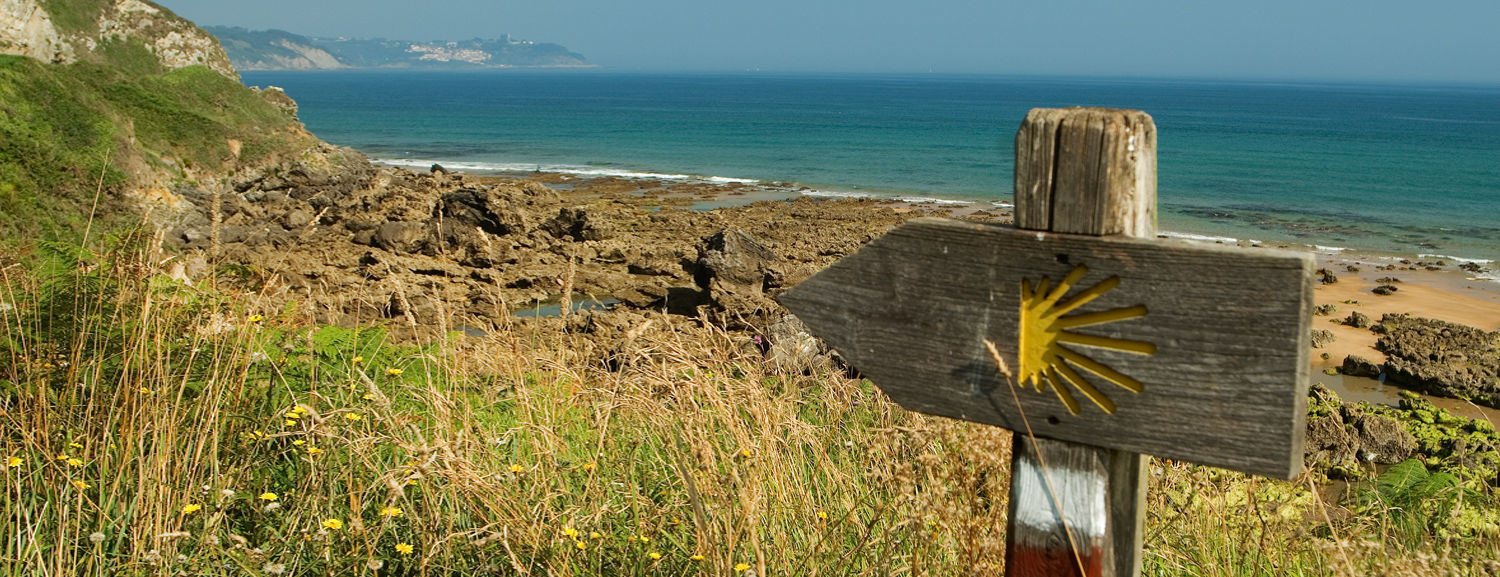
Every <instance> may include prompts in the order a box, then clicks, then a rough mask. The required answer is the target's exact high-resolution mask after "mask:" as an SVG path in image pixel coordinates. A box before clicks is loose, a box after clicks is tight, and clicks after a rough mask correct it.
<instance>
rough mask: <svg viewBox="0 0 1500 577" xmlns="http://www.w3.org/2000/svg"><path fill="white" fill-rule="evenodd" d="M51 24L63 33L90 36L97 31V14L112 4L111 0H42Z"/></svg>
mask: <svg viewBox="0 0 1500 577" xmlns="http://www.w3.org/2000/svg"><path fill="white" fill-rule="evenodd" d="M41 4H42V8H44V9H46V10H47V13H48V14H49V15H51V16H52V23H53V25H55V26H57V29H58V31H60V32H62V33H64V34H84V35H89V36H92V35H93V34H94V33H96V32H98V31H99V15H100V14H102V13H104V12H105V8H107V7H108V6H109V5H111V4H114V2H112V1H111V0H42V2H41Z"/></svg>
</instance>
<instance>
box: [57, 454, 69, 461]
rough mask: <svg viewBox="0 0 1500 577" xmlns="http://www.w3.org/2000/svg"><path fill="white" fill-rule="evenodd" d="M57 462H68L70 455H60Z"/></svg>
mask: <svg viewBox="0 0 1500 577" xmlns="http://www.w3.org/2000/svg"><path fill="white" fill-rule="evenodd" d="M57 460H59V461H66V460H68V454H67V453H63V454H61V455H58V456H57Z"/></svg>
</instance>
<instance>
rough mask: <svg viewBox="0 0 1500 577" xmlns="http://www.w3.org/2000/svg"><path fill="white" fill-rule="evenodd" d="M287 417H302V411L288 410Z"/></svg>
mask: <svg viewBox="0 0 1500 577" xmlns="http://www.w3.org/2000/svg"><path fill="white" fill-rule="evenodd" d="M286 418H288V419H300V418H302V413H299V412H297V411H288V412H287V414H286Z"/></svg>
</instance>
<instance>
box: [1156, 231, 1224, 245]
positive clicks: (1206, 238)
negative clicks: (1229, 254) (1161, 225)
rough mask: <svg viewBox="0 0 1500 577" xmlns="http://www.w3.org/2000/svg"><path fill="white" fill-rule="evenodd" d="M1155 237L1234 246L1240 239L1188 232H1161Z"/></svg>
mask: <svg viewBox="0 0 1500 577" xmlns="http://www.w3.org/2000/svg"><path fill="white" fill-rule="evenodd" d="M1157 235H1158V236H1164V237H1167V238H1176V239H1182V240H1197V241H1203V242H1222V243H1225V244H1235V243H1238V242H1240V239H1237V238H1234V237H1229V236H1211V235H1206V234H1193V233H1190V232H1172V231H1162V232H1159V233H1157Z"/></svg>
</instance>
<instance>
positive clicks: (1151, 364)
mask: <svg viewBox="0 0 1500 577" xmlns="http://www.w3.org/2000/svg"><path fill="white" fill-rule="evenodd" d="M1312 267H1313V261H1312V257H1311V256H1310V255H1307V254H1299V253H1292V252H1286V251H1277V250H1270V249H1245V248H1238V247H1228V246H1222V245H1211V244H1198V243H1190V242H1186V241H1163V240H1155V239H1130V238H1124V237H1092V236H1079V235H1068V234H1058V233H1046V232H1034V231H1022V230H1017V229H1015V228H1011V227H1008V226H998V225H987V224H977V223H970V222H962V221H955V220H947V219H935V218H924V219H917V220H914V221H911V222H909V223H907V224H905V225H903V226H901V227H899V228H897V229H895V230H893V231H891V232H890V233H889V234H887V235H886V236H884V237H881V238H880V239H877V240H875V241H873V242H871V243H870V244H869V245H867V246H865V247H864V248H863V249H861V250H860V251H859V252H858V253H855V254H854V255H851V256H849V257H847V258H845V259H843V260H841V261H839V262H837V263H835V264H834V265H832V266H830V267H829V268H827V269H825V270H824V271H822V272H820V273H818V274H817V275H815V276H813V277H812V278H809V279H807V280H805V281H803V282H802V283H801V284H799V285H798V286H797V287H795V288H793V289H792V290H790V291H788V292H787V293H785V294H783V295H782V297H781V299H780V300H781V302H782V303H783V304H785V305H786V306H787V308H789V309H791V311H792V312H793V313H795V314H796V315H797V316H798V317H799V318H801V319H802V321H803V322H805V323H807V325H808V327H809V328H811V329H812V331H813V333H814V334H816V335H818V336H819V337H821V338H823V339H824V340H825V341H827V342H828V344H829V345H830V346H831V347H833V348H835V349H837V350H838V351H839V353H840V354H842V355H843V356H844V357H845V358H847V359H848V360H849V362H850V364H852V365H853V366H854V367H855V368H856V369H858V370H859V371H860V372H861V373H863V374H864V375H865V376H867V377H869V378H870V380H872V381H874V382H875V383H876V384H877V385H878V386H880V388H881V389H882V390H883V391H885V393H886V394H887V395H889V396H890V397H891V399H892V400H894V401H896V402H897V403H899V404H900V405H901V406H903V407H905V408H907V409H910V410H913V411H919V412H922V413H927V414H932V415H940V416H946V417H953V418H958V419H964V420H969V421H975V422H979V423H986V424H990V425H995V426H999V427H1004V428H1007V429H1011V430H1021V431H1024V430H1026V427H1025V425H1024V424H1023V422H1022V413H1023V412H1024V414H1025V416H1026V418H1027V420H1028V421H1029V423H1030V425H1031V430H1032V431H1034V432H1035V434H1036V435H1037V436H1039V437H1047V438H1052V439H1058V440H1064V441H1071V442H1076V443H1084V444H1088V445H1095V446H1100V447H1108V448H1113V449H1120V450H1124V451H1130V452H1136V453H1146V454H1151V455H1157V456H1160V457H1166V458H1170V459H1177V460H1182V461H1189V462H1194V463H1200V464H1204V465H1211V466H1217V467H1223V468H1228V469H1235V470H1239V471H1244V472H1247V473H1253V474H1258V475H1264V476H1270V477H1278V478H1284V479H1286V478H1291V477H1292V476H1294V475H1295V474H1296V473H1298V472H1300V471H1301V469H1302V446H1301V445H1302V430H1301V427H1302V421H1301V420H1300V419H1299V418H1298V417H1299V416H1300V415H1302V414H1303V413H1304V412H1305V411H1306V402H1307V401H1306V391H1307V371H1308V366H1309V365H1308V360H1309V359H1308V357H1307V355H1308V354H1309V343H1308V340H1309V330H1308V329H1309V325H1308V323H1309V319H1310V318H1311V315H1312V286H1311V285H1310V284H1309V283H1308V282H1306V279H1307V278H1309V276H1310V275H1311V273H1312ZM990 347H993V349H994V350H993V353H992V351H991V350H990ZM996 355H998V357H999V358H1000V360H1001V361H1003V364H1001V363H997V362H996V360H995V357H996ZM1002 371H1007V372H1009V376H1008V377H1007V376H1006V375H1005V374H1003V373H1002ZM1012 386H1014V387H1015V390H1016V393H1015V394H1014V395H1013V394H1012V388H1011V387H1012ZM1017 400H1019V405H1020V407H1019V409H1020V410H1018V407H1017Z"/></svg>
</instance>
